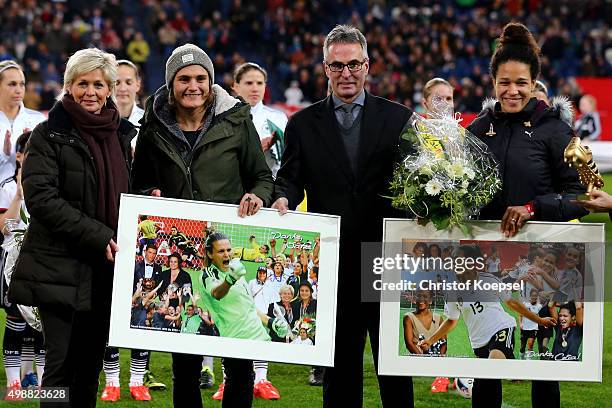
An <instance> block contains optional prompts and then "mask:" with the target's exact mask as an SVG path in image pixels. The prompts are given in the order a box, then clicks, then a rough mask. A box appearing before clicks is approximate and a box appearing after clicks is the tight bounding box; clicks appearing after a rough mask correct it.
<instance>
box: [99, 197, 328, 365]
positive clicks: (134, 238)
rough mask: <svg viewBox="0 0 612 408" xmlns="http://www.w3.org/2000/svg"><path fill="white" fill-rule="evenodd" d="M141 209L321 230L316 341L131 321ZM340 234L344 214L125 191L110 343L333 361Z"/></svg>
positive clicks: (252, 224) (225, 221)
mask: <svg viewBox="0 0 612 408" xmlns="http://www.w3.org/2000/svg"><path fill="white" fill-rule="evenodd" d="M143 214H144V215H147V216H148V217H149V219H155V218H156V217H165V218H171V219H178V220H184V221H189V220H193V221H196V222H201V221H206V222H208V223H211V224H209V225H214V224H215V223H218V224H219V225H229V224H232V225H236V226H237V228H238V229H241V230H243V231H244V230H245V228H246V230H248V229H249V228H253V230H257V231H262V228H266V231H269V230H274V229H279V230H283V231H286V230H292V231H296V232H300V231H307V232H310V233H313V234H319V237H320V245H321V247H320V252H319V266H320V269H319V280H318V290H317V308H316V341H315V343H314V344H313V345H303V344H291V343H275V342H266V341H261V340H245V339H235V338H228V337H216V336H209V335H196V334H191V333H183V332H166V331H159V330H144V329H142V328H135V327H132V325H131V307H132V300H131V299H132V295H133V293H132V290H133V285H135V283H134V269H135V261H136V262H137V261H138V257H137V255H136V253H137V251H138V248H137V242H138V238H139V235H138V223H139V216H140V215H143ZM158 219H159V218H158ZM160 225H163V223H160ZM163 228H164V229H165V230H168V229H169V228H170V226H168V225H167V223H166V225H165V226H164V227H163ZM339 236H340V217H338V216H332V215H319V214H312V213H304V212H294V211H290V212H288V213H287V214H286V215H284V216H280V215H279V214H278V212H277V211H276V210H272V209H267V208H262V209H260V210H259V212H258V213H257V214H255V215H253V216H250V217H245V218H240V217H239V216H238V215H237V206H236V205H229V204H219V203H207V202H199V201H190V200H177V199H169V198H158V197H146V196H137V195H130V194H122V196H121V203H120V211H119V228H118V237H117V244H118V246H119V248H120V250H119V252H117V254H116V259H115V272H114V284H113V300H112V302H113V303H112V310H111V325H110V334H109V345H111V346H115V347H126V348H134V349H143V350H155V351H163V352H176V353H187V354H199V355H208V356H217V357H231V358H240V359H256V360H263V361H275V362H282V363H292V364H307V365H316V366H332V365H333V361H334V343H335V342H334V337H335V316H336V292H337V274H338V250H339ZM280 241H281V242H282V240H280ZM266 242H267V240H266ZM290 242H291V241H290ZM277 246H278V245H277ZM156 259H157V258H156ZM195 290H196V289H195V287H194V291H195Z"/></svg>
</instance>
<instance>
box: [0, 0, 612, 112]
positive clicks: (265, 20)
mask: <svg viewBox="0 0 612 408" xmlns="http://www.w3.org/2000/svg"><path fill="white" fill-rule="evenodd" d="M2 3H4V6H3V7H2V9H1V10H0V22H2V24H1V25H0V27H1V28H0V34H1V35H2V36H1V38H2V41H1V42H0V59H14V58H16V59H17V61H19V62H21V63H22V64H23V66H24V68H25V73H26V77H27V78H28V85H27V86H28V92H27V98H26V100H25V105H26V106H28V107H30V108H32V109H39V110H48V109H50V108H51V106H52V103H53V98H54V96H55V95H57V94H58V93H59V86H60V83H61V80H60V75H61V72H63V70H64V66H63V65H64V63H65V61H66V60H67V58H68V56H69V55H71V54H72V53H74V51H76V50H78V49H81V48H84V47H89V46H95V47H98V48H101V49H105V50H107V51H109V52H112V53H114V54H115V55H116V56H117V57H118V58H128V59H130V60H131V61H133V62H135V63H136V64H137V65H139V67H140V68H141V71H142V72H143V73H144V74H145V78H148V79H149V81H148V82H146V83H147V84H148V85H147V86H146V87H145V89H144V92H143V96H146V95H147V94H148V93H150V92H152V91H153V90H154V89H155V87H156V85H157V83H160V82H161V80H162V78H161V72H153V71H160V70H159V66H160V64H161V63H163V61H164V60H165V58H167V57H168V56H169V53H170V52H171V51H172V49H174V47H175V46H177V45H180V44H183V43H185V42H191V43H194V44H198V45H199V46H201V47H202V48H203V49H205V50H206V51H207V52H208V53H209V54H210V55H211V58H212V59H213V62H214V64H215V67H216V70H217V73H218V74H217V77H218V80H217V83H219V84H221V85H222V86H224V88H225V89H227V90H229V89H231V85H232V83H233V77H232V72H233V70H234V67H235V66H237V65H238V64H240V63H242V62H245V61H246V60H249V61H255V62H257V63H259V64H260V65H262V66H264V67H267V68H268V69H269V71H270V77H271V79H270V81H269V83H268V88H269V91H270V92H269V96H268V97H267V98H269V99H268V100H266V102H270V101H271V102H285V101H286V100H287V99H289V102H292V103H296V102H299V103H303V104H308V103H309V102H314V101H317V100H320V99H322V98H323V97H324V96H325V94H326V90H327V85H326V82H327V81H326V79H325V77H324V75H323V68H322V66H321V64H320V62H321V61H322V59H323V55H322V52H321V44H322V43H323V39H324V36H325V34H326V33H327V32H328V31H329V29H331V28H332V27H333V26H334V25H335V24H336V23H337V22H348V23H350V24H352V25H355V26H356V27H358V28H360V29H361V30H362V31H363V32H364V33H367V35H366V37H367V40H368V43H369V44H370V47H371V48H372V55H371V56H370V59H371V61H372V64H371V67H370V73H369V77H368V84H369V88H370V90H371V91H372V92H373V93H375V94H377V95H381V96H383V97H386V98H389V99H391V100H395V101H398V102H401V103H403V104H405V105H406V106H408V107H410V108H418V105H419V102H420V100H421V95H422V89H423V86H424V85H425V82H426V81H427V80H428V79H429V78H433V77H443V78H447V79H448V80H449V82H450V83H451V84H452V85H453V87H454V89H455V95H456V97H455V101H456V105H455V107H456V110H457V111H459V112H478V111H480V108H481V103H482V99H483V98H484V97H485V96H492V94H491V89H492V88H491V86H490V85H491V84H490V77H489V75H488V69H487V64H488V61H489V59H490V57H491V54H492V50H493V48H494V45H495V38H496V37H497V36H498V35H499V33H500V31H501V28H502V27H503V26H504V25H505V24H506V23H507V22H509V21H511V20H513V19H516V20H520V21H523V22H524V23H525V24H526V25H527V26H528V28H529V29H530V30H531V31H532V32H533V33H534V35H535V36H536V39H537V40H538V42H539V45H540V46H541V48H542V54H543V58H542V75H541V78H542V79H543V80H544V82H545V83H546V84H547V85H548V90H549V92H550V95H557V94H563V95H567V96H570V97H571V99H572V100H573V101H574V102H575V104H576V105H578V100H579V98H580V96H581V91H580V89H579V87H578V85H577V84H576V82H575V80H573V77H575V76H578V75H582V76H609V75H611V74H612V47H611V43H610V38H609V37H608V36H606V33H607V32H608V31H609V24H608V22H606V21H605V20H604V19H603V18H602V16H604V15H605V14H606V10H607V7H609V6H606V4H605V2H603V1H593V2H586V3H584V5H583V6H581V7H578V8H575V7H572V4H571V2H568V1H551V0H531V1H526V2H522V1H504V2H502V1H495V2H489V1H482V0H467V1H466V0H464V1H452V0H446V1H442V2H434V1H429V0H419V1H413V2H410V3H406V2H400V1H384V0H381V1H370V2H368V1H365V0H354V1H342V2H336V1H329V0H322V1H313V2H307V1H297V2H288V1H283V0H266V1H264V0H258V1H249V2H245V1H230V0H217V1H202V0H182V1H167V0H146V1H142V2H140V3H137V2H129V1H121V0H107V1H104V2H97V3H89V2H85V1H77V0H75V1H70V2H47V1H35V0H29V1H27V2H26V3H25V4H23V2H18V1H14V0H13V1H3V2H2ZM491 3H492V4H491ZM143 15H144V16H146V17H145V18H142V16H143ZM147 74H148V75H147ZM292 82H293V86H292ZM289 89H291V90H290V91H289V93H288V94H287V96H286V94H285V91H286V90H289ZM298 89H299V91H298Z"/></svg>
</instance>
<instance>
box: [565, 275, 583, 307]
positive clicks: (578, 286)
mask: <svg viewBox="0 0 612 408" xmlns="http://www.w3.org/2000/svg"><path fill="white" fill-rule="evenodd" d="M582 285H583V279H582V275H581V274H580V272H579V271H578V269H576V268H572V269H565V270H564V271H563V274H562V275H561V285H560V286H559V292H562V293H563V294H565V295H567V298H566V299H564V300H565V301H567V302H569V301H570V300H574V301H576V300H581V299H582Z"/></svg>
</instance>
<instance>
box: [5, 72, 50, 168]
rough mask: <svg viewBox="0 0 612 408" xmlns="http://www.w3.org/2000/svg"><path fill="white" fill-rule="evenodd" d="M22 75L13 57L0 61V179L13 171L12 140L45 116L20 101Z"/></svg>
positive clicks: (14, 140) (13, 144)
mask: <svg viewBox="0 0 612 408" xmlns="http://www.w3.org/2000/svg"><path fill="white" fill-rule="evenodd" d="M24 94H25V76H24V74H23V70H22V69H21V67H20V66H19V65H17V63H16V62H15V61H12V60H8V61H2V62H0V112H2V113H3V114H2V115H0V136H1V137H2V140H3V144H2V152H0V180H6V179H7V178H9V177H13V176H14V175H15V167H16V161H15V154H16V152H15V142H16V141H17V138H18V137H19V136H20V135H21V134H22V133H24V132H26V131H28V130H33V129H34V128H35V127H36V125H38V124H39V123H40V122H42V121H43V120H45V116H44V115H43V114H42V113H40V112H37V111H34V110H32V109H28V108H26V107H25V106H24V105H23V97H24Z"/></svg>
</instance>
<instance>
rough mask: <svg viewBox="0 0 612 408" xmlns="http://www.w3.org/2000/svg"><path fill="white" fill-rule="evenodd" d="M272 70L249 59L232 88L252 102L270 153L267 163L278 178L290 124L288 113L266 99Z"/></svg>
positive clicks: (266, 152)
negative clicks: (286, 133)
mask: <svg viewBox="0 0 612 408" xmlns="http://www.w3.org/2000/svg"><path fill="white" fill-rule="evenodd" d="M267 82H268V73H267V72H266V70H265V69H263V68H262V67H260V66H259V65H257V64H255V63H254V62H247V63H245V64H242V65H240V66H239V67H237V68H236V70H235V71H234V85H233V86H232V89H233V90H234V92H235V93H236V95H238V96H240V97H241V98H242V99H244V100H245V101H246V102H247V103H248V104H249V105H251V115H252V116H253V124H254V125H255V129H257V133H258V134H259V138H260V140H261V148H262V149H263V151H264V155H265V156H266V163H268V167H270V170H271V171H272V177H274V178H276V172H277V171H278V169H279V168H280V161H281V157H282V155H283V151H284V145H285V142H284V132H285V126H286V125H287V115H285V113H284V112H282V111H279V110H277V109H273V108H270V107H268V106H266V105H264V103H263V98H264V94H265V93H266V83H267Z"/></svg>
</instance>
